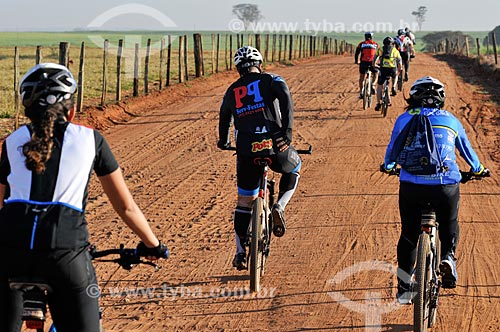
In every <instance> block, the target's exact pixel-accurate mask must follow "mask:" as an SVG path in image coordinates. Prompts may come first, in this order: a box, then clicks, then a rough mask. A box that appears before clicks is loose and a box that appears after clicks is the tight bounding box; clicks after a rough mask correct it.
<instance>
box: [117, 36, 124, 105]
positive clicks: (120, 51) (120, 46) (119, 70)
mask: <svg viewBox="0 0 500 332" xmlns="http://www.w3.org/2000/svg"><path fill="white" fill-rule="evenodd" d="M122 54H123V39H120V40H118V52H117V53H116V97H115V101H116V102H117V103H118V102H120V100H121V99H122Z"/></svg>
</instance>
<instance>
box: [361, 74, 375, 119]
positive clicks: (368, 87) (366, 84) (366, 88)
mask: <svg viewBox="0 0 500 332" xmlns="http://www.w3.org/2000/svg"><path fill="white" fill-rule="evenodd" d="M372 96H373V94H372V72H371V70H370V69H368V70H367V72H366V74H365V79H364V81H363V109H364V110H366V109H367V108H369V107H371V106H372Z"/></svg>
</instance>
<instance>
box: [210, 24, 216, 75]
mask: <svg viewBox="0 0 500 332" xmlns="http://www.w3.org/2000/svg"><path fill="white" fill-rule="evenodd" d="M210 36H211V37H212V51H211V54H212V74H214V73H215V34H213V33H212V34H211V35H210Z"/></svg>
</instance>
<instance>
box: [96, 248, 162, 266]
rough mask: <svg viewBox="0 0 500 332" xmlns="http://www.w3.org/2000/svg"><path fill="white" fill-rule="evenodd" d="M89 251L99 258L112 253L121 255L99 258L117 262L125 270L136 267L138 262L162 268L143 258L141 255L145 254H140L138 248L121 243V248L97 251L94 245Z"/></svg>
mask: <svg viewBox="0 0 500 332" xmlns="http://www.w3.org/2000/svg"><path fill="white" fill-rule="evenodd" d="M89 252H90V256H92V259H97V258H101V257H105V256H110V255H119V256H120V257H119V258H115V259H109V260H99V261H100V262H112V263H117V264H118V265H120V266H121V267H122V268H124V269H125V270H130V269H131V268H132V267H134V265H138V264H146V265H151V266H152V267H154V268H155V269H156V270H159V269H160V267H159V266H158V265H157V264H155V263H153V262H152V261H145V260H142V259H141V257H144V256H141V255H139V254H138V253H137V249H135V248H125V246H124V245H123V244H120V248H114V249H106V250H101V251H97V248H96V247H95V246H94V245H92V246H90V248H89Z"/></svg>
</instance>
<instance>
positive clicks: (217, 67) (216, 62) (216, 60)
mask: <svg viewBox="0 0 500 332" xmlns="http://www.w3.org/2000/svg"><path fill="white" fill-rule="evenodd" d="M219 55H220V33H218V34H217V52H216V53H215V72H216V73H218V72H219Z"/></svg>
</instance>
